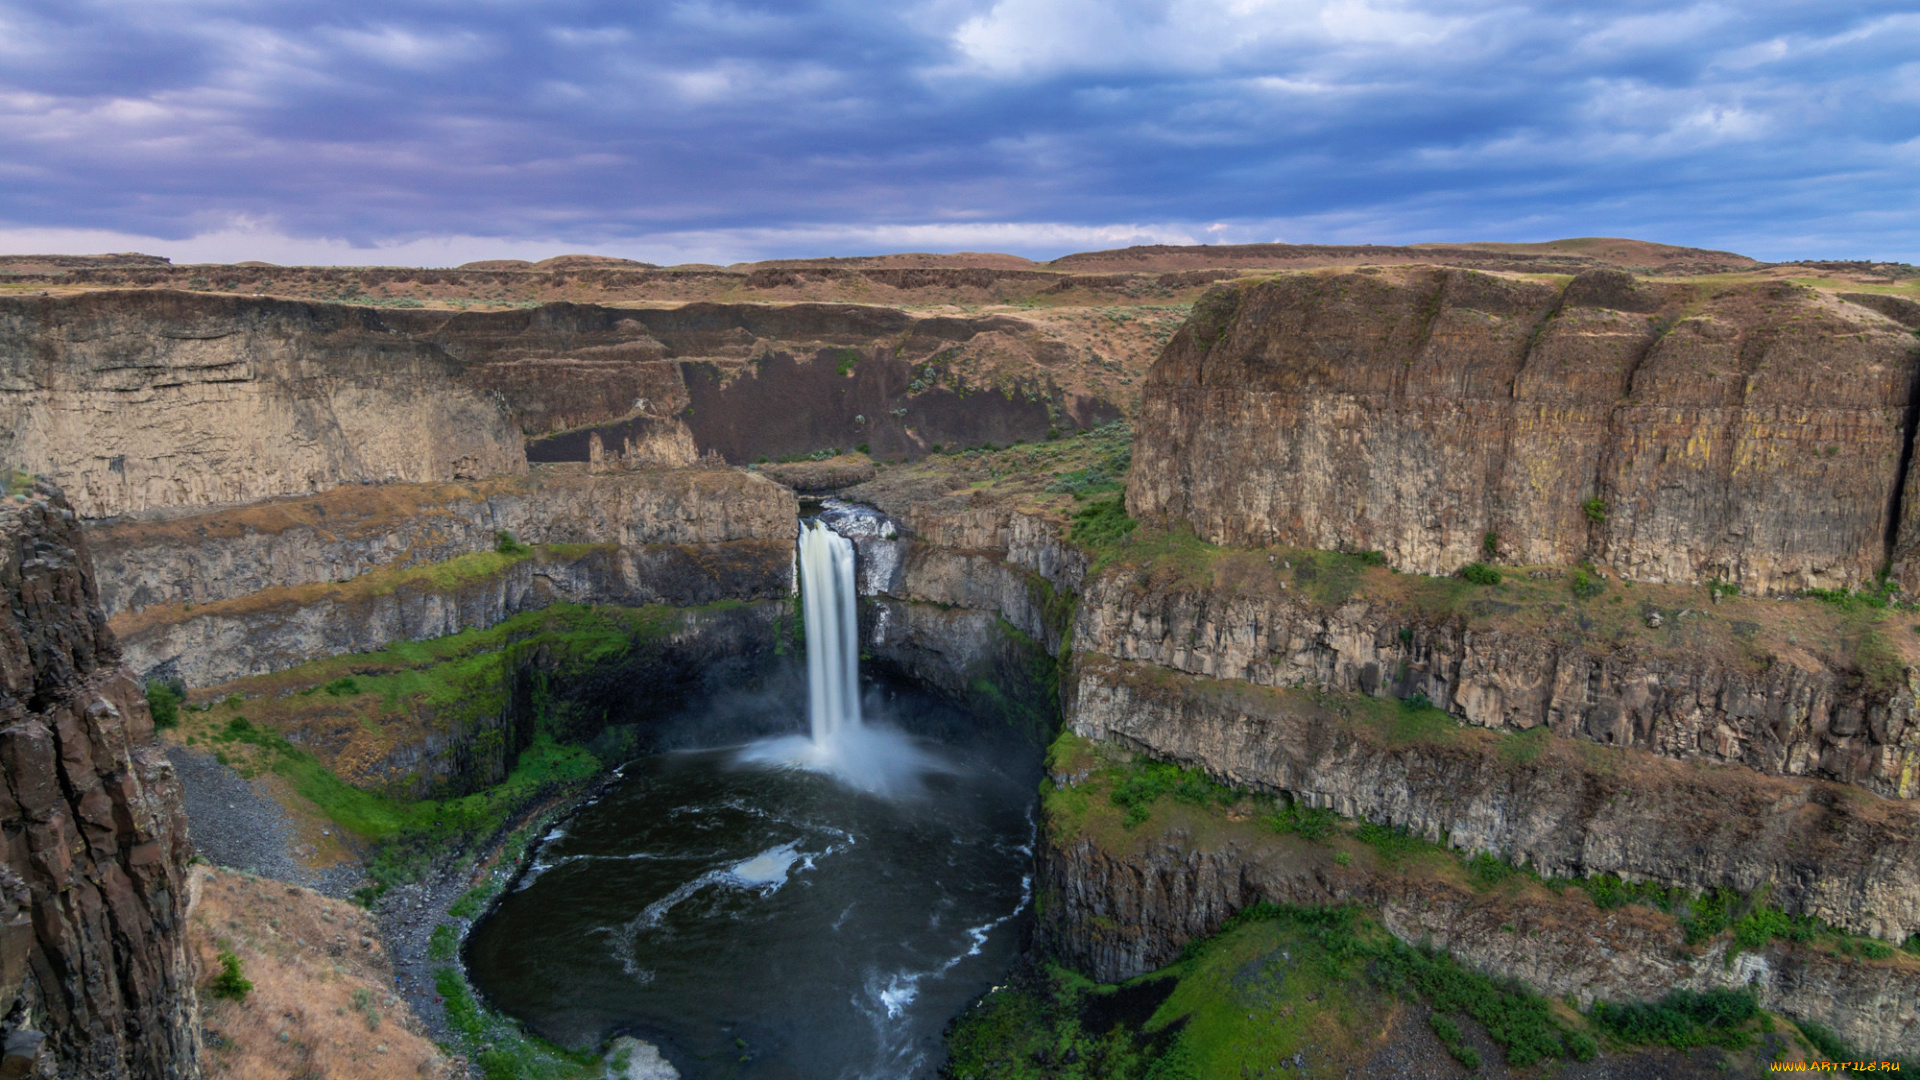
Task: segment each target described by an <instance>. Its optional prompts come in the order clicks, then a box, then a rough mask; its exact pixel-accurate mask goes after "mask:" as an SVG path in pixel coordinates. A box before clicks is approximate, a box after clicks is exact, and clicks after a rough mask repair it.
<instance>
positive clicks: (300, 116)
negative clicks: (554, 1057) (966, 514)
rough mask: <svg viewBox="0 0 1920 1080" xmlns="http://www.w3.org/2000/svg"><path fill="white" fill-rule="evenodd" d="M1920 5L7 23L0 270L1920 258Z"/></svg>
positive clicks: (95, 4) (256, 4)
mask: <svg viewBox="0 0 1920 1080" xmlns="http://www.w3.org/2000/svg"><path fill="white" fill-rule="evenodd" d="M1916 175H1920V4H1916V2H1915V0H1906V2H1900V3H1895V2H1875V0H1856V2H1852V3H1847V4H1835V3H1832V2H1821V3H1767V2H1751V0H1749V2H1732V3H1698V4H1685V3H1684V0H1683V2H1682V3H1681V4H1678V5H1676V4H1675V3H1673V2H1670V0H1663V2H1657V3H1656V2H1616V3H1589V4H1569V3H1565V2H1545V0H1540V2H1511V0H1509V2H1498V0H1484V2H1473V0H1405V2H1397V3H1396V2H1392V0H1000V2H997V3H996V2H993V0H924V2H922V0H894V2H891V3H878V2H870V3H853V2H847V0H820V2H814V3H805V2H791V3H675V2H657V3H618V4H616V3H608V2H599V0H542V2H540V3H532V2H520V0H459V2H454V0H384V2H382V3H380V4H378V5H373V4H359V3H352V2H334V3H325V4H321V3H312V2H308V0H139V2H119V0H65V2H62V3H57V4H56V3H51V2H24V0H0V250H6V251H24V250H39V251H54V250H64V251H97V250H104V249H115V248H126V247H132V248H138V249H140V250H147V251H153V252H156V253H159V254H169V255H173V256H174V257H176V258H177V259H242V258H263V259H268V260H271V261H282V262H296V261H310V262H373V261H379V262H399V263H426V264H441V263H448V262H458V261H462V260H464V259H468V258H480V257H486V256H489V255H506V256H521V257H540V256H542V255H547V254H554V253H558V252H561V251H573V250H591V251H599V252H604V253H608V254H620V255H627V256H630V257H634V258H641V259H647V260H649V261H655V262H677V261H683V260H705V261H718V262H727V261H733V260H736V259H748V258H762V257H777V256H787V255H801V254H852V253H859V252H869V251H881V250H905V249H920V250H960V249H976V250H978V249H991V250H1002V251H1013V252H1018V253H1020V254H1025V255H1031V256H1035V257H1046V256H1050V255H1056V254H1061V253H1064V252H1067V251H1073V250H1083V249H1087V248H1093V247H1107V246H1114V245H1118V244H1125V243H1137V242H1152V241H1200V240H1217V241H1247V240H1274V239H1283V240H1289V241H1300V242H1306V241H1336V242H1376V243H1404V242H1412V241H1421V240H1444V239H1468V238H1474V239H1505V240H1539V239H1551V238H1555V237H1562V236H1583V235H1614V236H1638V237H1643V238H1647V239H1658V240H1664V241H1668V242H1673V243H1685V244H1697V245H1702V246H1708V247H1721V248H1729V249H1733V250H1737V251H1742V252H1745V253H1748V254H1752V255H1756V256H1760V257H1764V258H1800V257H1816V256H1817V257H1833V258H1855V257H1871V258H1890V259H1902V260H1907V261H1920V184H1917V183H1916V180H1915V177H1916Z"/></svg>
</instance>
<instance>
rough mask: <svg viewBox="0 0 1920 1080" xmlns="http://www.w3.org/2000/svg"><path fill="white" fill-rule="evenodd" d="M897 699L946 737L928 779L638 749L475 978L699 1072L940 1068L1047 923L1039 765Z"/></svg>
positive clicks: (778, 1074)
mask: <svg viewBox="0 0 1920 1080" xmlns="http://www.w3.org/2000/svg"><path fill="white" fill-rule="evenodd" d="M882 712H883V713H885V712H890V713H891V714H892V715H894V716H897V717H903V718H905V719H906V720H907V721H908V722H909V723H912V724H913V725H914V727H915V728H916V729H918V730H938V731H941V732H943V733H944V735H945V737H944V738H943V739H942V740H941V741H939V742H937V743H936V742H933V741H930V740H922V741H921V742H920V748H921V749H922V750H926V751H929V752H930V753H931V754H932V755H933V756H934V757H935V758H936V759H937V760H938V761H939V762H940V766H939V767H937V768H935V769H933V770H930V771H926V772H924V773H922V774H921V776H920V777H919V781H918V783H917V784H915V785H912V786H913V787H914V788H915V789H917V790H916V791H915V792H914V793H913V794H909V795H905V796H899V797H894V798H881V797H878V796H875V795H871V794H865V793H862V792H859V791H856V790H854V789H852V788H849V787H848V786H846V785H844V784H842V783H840V782H838V781H836V780H834V779H831V778H829V777H827V776H824V775H820V774H817V773H812V772H805V771H800V770H796V769H786V768H778V767H772V766H767V765H760V764H751V763H746V762H743V760H742V758H743V756H745V755H743V754H741V753H740V752H739V751H738V750H735V749H726V750H700V751H687V752H678V753H670V754H661V755H656V756H653V757H649V758H644V759H642V760H639V761H636V762H633V763H630V764H629V765H627V766H626V767H625V768H624V769H623V770H622V773H621V775H620V777H619V779H618V780H617V781H616V782H615V783H614V784H612V785H611V786H610V787H609V788H608V789H606V791H605V792H604V793H603V794H602V795H601V796H600V797H599V798H598V799H597V800H596V801H594V802H593V803H592V804H591V805H588V806H586V807H583V808H582V809H581V811H580V812H579V813H577V814H576V815H575V816H574V817H573V818H572V819H571V820H569V821H568V822H567V823H566V824H565V825H564V826H562V827H561V828H560V829H557V830H555V832H554V833H553V834H550V836H549V837H548V838H547V839H546V840H545V841H544V842H543V843H542V845H541V846H540V849H539V850H538V852H537V853H536V855H535V858H534V863H533V865H532V867H531V869H530V870H529V871H528V873H527V874H526V875H525V876H524V877H523V878H522V880H521V882H520V883H519V887H518V888H517V889H516V890H515V891H513V892H512V893H510V894H509V895H508V896H507V897H506V898H505V899H504V900H503V901H502V902H501V903H500V905H499V906H498V907H497V908H496V909H495V911H494V913H493V914H492V915H491V916H489V917H488V918H487V920H486V921H485V922H483V923H482V924H481V925H480V926H478V927H476V928H475V930H474V932H473V934H472V935H471V937H470V938H469V942H468V947H467V960H468V965H469V970H470V973H471V976H472V979H473V982H474V984H475V985H476V986H478V987H479V988H480V989H481V990H482V991H483V992H484V993H485V994H486V995H487V996H488V998H489V999H490V1000H491V1001H492V1002H493V1003H494V1004H495V1006H496V1007H498V1008H500V1009H501V1010H503V1011H504V1012H506V1013H508V1014H509V1015H512V1016H515V1017H517V1018H519V1019H521V1020H522V1021H523V1022H525V1023H527V1024H528V1025H529V1026H530V1027H531V1028H532V1029H533V1030H535V1031H537V1032H539V1033H540V1034H542V1035H545V1036H547V1037H548V1038H551V1039H553V1040H555V1041H557V1042H560V1043H564V1044H566V1045H570V1046H575V1047H585V1046H591V1045H598V1044H599V1043H600V1042H601V1041H602V1040H604V1039H606V1038H609V1037H611V1036H614V1035H619V1034H632V1035H638V1036H639V1037H641V1038H645V1039H648V1040H649V1041H652V1042H655V1043H658V1044H659V1045H660V1046H661V1047H662V1049H663V1050H664V1051H665V1052H666V1054H667V1056H668V1057H669V1058H670V1059H672V1061H673V1062H674V1064H675V1065H676V1066H678V1067H679V1068H680V1070H681V1072H682V1074H683V1075H684V1076H687V1077H702V1078H705V1077H712V1078H719V1077H739V1078H742V1080H746V1078H765V1080H775V1078H793V1080H802V1078H806V1080H813V1078H852V1077H873V1078H883V1077H884V1078H897V1077H909V1076H920V1075H931V1074H932V1072H933V1070H934V1069H935V1068H936V1067H937V1066H938V1064H939V1062H940V1060H941V1058H942V1050H941V1041H940V1033H941V1030H942V1029H943V1028H944V1027H945V1025H946V1023H947V1021H948V1020H949V1019H950V1018H951V1017H953V1016H954V1015H955V1014H956V1013H957V1012H958V1011H959V1010H960V1009H962V1008H963V1007H964V1006H965V1005H966V1004H967V1002H969V1001H970V1000H971V999H972V998H974V997H975V996H976V995H978V994H979V993H981V992H982V991H984V990H986V989H987V988H988V987H990V986H992V985H993V984H994V983H996V982H998V981H1000V979H1001V977H1002V976H1003V975H1004V974H1005V973H1006V971H1007V970H1008V968H1009V966H1010V965H1011V963H1012V961H1013V958H1014V956H1015V954H1016V953H1017V952H1018V950H1019V947H1020V944H1021V940H1022V937H1023V935H1024V933H1025V931H1026V925H1025V923H1026V920H1027V918H1028V917H1029V913H1030V910H1031V905H1030V899H1031V885H1032V883H1031V880H1030V877H1029V875H1030V873H1031V867H1032V848H1031V844H1032V838H1033V824H1032V822H1033V804H1034V785H1035V782H1036V781H1037V779H1038V776H1039V766H1038V762H1037V760H1035V755H1034V753H1033V752H1032V751H1031V750H1029V749H1025V748H1023V747H1022V746H1020V745H1019V744H1017V743H1015V742H1013V741H1011V740H1009V739H993V738H985V737H982V736H980V735H978V734H970V733H969V732H970V728H971V726H972V725H971V724H970V723H969V722H968V719H967V718H965V717H961V716H957V715H956V714H953V713H952V710H951V709H950V708H948V707H946V706H943V705H940V704H938V703H937V702H935V701H933V700H931V699H928V698H925V697H924V696H921V695H918V694H912V693H904V694H897V695H896V696H895V697H894V698H893V700H892V701H891V702H889V703H888V704H887V705H885V706H883V707H882ZM795 721H796V723H798V712H797V710H796V712H795ZM743 1058H744V1059H745V1060H742V1059H743Z"/></svg>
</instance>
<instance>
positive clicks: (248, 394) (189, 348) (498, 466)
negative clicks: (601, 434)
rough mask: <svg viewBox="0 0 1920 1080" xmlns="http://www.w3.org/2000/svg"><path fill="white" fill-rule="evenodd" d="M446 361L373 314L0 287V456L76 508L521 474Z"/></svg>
mask: <svg viewBox="0 0 1920 1080" xmlns="http://www.w3.org/2000/svg"><path fill="white" fill-rule="evenodd" d="M458 374H459V372H458V368H457V366H456V365H454V364H452V363H450V362H449V360H448V358H447V357H446V355H445V354H444V353H443V352H440V351H438V350H435V349H433V348H431V347H430V346H428V345H427V344H426V343H423V342H417V341H410V340H407V339H406V338H404V337H402V336H400V335H397V334H395V333H393V332H392V331H391V329H390V328H388V327H386V326H384V325H383V324H382V323H381V320H380V318H379V316H378V315H377V314H376V313H374V312H371V311H367V310H364V309H353V308H336V307H328V306H324V305H309V304H289V303H282V302H278V301H268V300H244V299H240V298H236V297H209V296H192V295H185V294H174V293H154V294H135V293H113V292H105V293H89V294H84V295H81V296H76V297H72V298H64V299H47V298H23V297H14V298H9V299H6V300H0V460H5V461H7V462H8V463H9V464H11V465H14V466H16V467H22V468H25V469H28V470H29V471H32V472H37V473H41V474H44V475H47V476H50V477H52V478H54V479H55V480H57V481H58V482H60V483H61V484H62V485H63V486H64V487H65V488H66V489H67V490H68V491H69V492H70V497H71V498H72V500H73V504H74V508H75V509H76V510H78V511H79V512H80V513H81V514H82V515H83V516H86V517H100V516H104V515H111V514H124V513H131V512H136V511H141V510H147V509H150V508H155V507H171V506H203V505H206V504H209V503H231V502H243V501H249V500H254V499H262V498H268V497H271V496H276V495H286V494H294V493H304V492H311V491H319V490H324V489H326V488H329V487H332V486H334V485H335V484H339V483H342V482H346V481H352V480H361V481H383V480H401V481H416V482H417V481H436V480H451V479H454V478H456V477H474V478H477V477H482V476H492V475H494V474H497V473H511V472H517V471H521V470H524V469H525V467H526V464H525V461H526V459H525V455H524V451H523V449H522V445H521V436H520V433H519V432H518V431H517V430H515V428H514V426H513V424H512V422H511V417H510V416H509V415H508V413H507V410H505V409H504V408H502V407H501V405H500V403H499V402H498V401H496V400H494V399H493V398H491V397H489V396H488V395H486V394H485V393H483V392H481V391H479V390H477V389H476V388H474V387H471V386H467V385H463V384H462V383H460V382H459V381H458V379H457V376H458Z"/></svg>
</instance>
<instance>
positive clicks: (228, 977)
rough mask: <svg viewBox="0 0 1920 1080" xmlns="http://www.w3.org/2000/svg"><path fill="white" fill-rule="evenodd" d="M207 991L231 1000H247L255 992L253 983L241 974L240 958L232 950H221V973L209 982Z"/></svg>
mask: <svg viewBox="0 0 1920 1080" xmlns="http://www.w3.org/2000/svg"><path fill="white" fill-rule="evenodd" d="M207 991H208V992H209V993H211V994H212V995H213V996H214V997H217V998H226V999H228V1000H230V1001H245V1000H246V999H247V995H248V994H251V993H252V992H253V983H251V982H249V981H248V980H247V978H246V976H244V975H242V974H240V958H239V957H237V956H235V955H233V953H232V951H230V950H225V949H223V950H221V952H220V974H218V975H215V976H214V977H213V981H212V982H211V983H208V984H207Z"/></svg>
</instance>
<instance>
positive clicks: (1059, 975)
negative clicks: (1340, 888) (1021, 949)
mask: <svg viewBox="0 0 1920 1080" xmlns="http://www.w3.org/2000/svg"><path fill="white" fill-rule="evenodd" d="M1396 1001H1409V1002H1410V1001H1423V1002H1426V1003H1427V1004H1429V1005H1431V1006H1432V1008H1433V1009H1434V1010H1435V1012H1436V1015H1439V1016H1440V1017H1441V1021H1440V1023H1438V1024H1435V1025H1434V1026H1435V1029H1436V1032H1440V1029H1441V1028H1443V1027H1448V1028H1451V1031H1452V1034H1453V1040H1452V1045H1454V1046H1458V1047H1461V1048H1462V1049H1466V1048H1465V1047H1464V1044H1463V1043H1462V1042H1461V1034H1460V1020H1461V1019H1464V1018H1471V1019H1472V1020H1474V1021H1476V1022H1478V1023H1480V1024H1481V1025H1482V1026H1484V1027H1485V1028H1486V1030H1487V1032H1488V1033H1489V1035H1490V1036H1491V1037H1492V1038H1493V1040H1494V1042H1495V1043H1496V1044H1498V1045H1499V1046H1500V1047H1501V1049H1502V1052H1503V1054H1504V1055H1505V1057H1506V1059H1507V1061H1508V1062H1510V1063H1512V1064H1516V1065H1530V1064H1535V1063H1538V1062H1541V1061H1545V1060H1549V1059H1557V1058H1579V1059H1585V1058H1589V1057H1592V1056H1593V1054H1594V1052H1595V1051H1596V1049H1597V1046H1598V1043H1597V1040H1596V1039H1595V1038H1594V1036H1593V1034H1592V1033H1591V1032H1590V1031H1589V1029H1588V1025H1587V1024H1585V1023H1584V1021H1582V1019H1581V1018H1580V1017H1579V1016H1578V1015H1576V1014H1571V1013H1568V1012H1566V1011H1564V1010H1558V1009H1556V1008H1555V1007H1554V1006H1553V1005H1552V1004H1551V1003H1550V1002H1548V1001H1547V1000H1546V999H1544V998H1542V997H1540V996H1539V995H1537V994H1534V993H1532V992H1530V991H1528V990H1526V989H1525V988H1524V987H1521V986H1519V985H1517V984H1513V983H1507V982H1501V981H1498V980H1493V979H1489V978H1487V977H1486V976H1483V975H1479V974H1476V973H1474V972H1471V971H1468V970H1466V969H1464V968H1462V967H1460V966H1459V965H1458V964H1457V963H1455V962H1454V961H1453V960H1451V959H1450V958H1448V957H1447V956H1446V955H1445V954H1443V953H1436V952H1431V951H1427V950H1422V949H1418V948H1414V947H1412V946H1408V945H1405V944H1402V943H1400V942H1398V941H1396V940H1395V939H1394V938H1393V937H1392V936H1391V935H1389V934H1388V933H1387V932H1386V931H1385V930H1384V929H1383V928H1382V927H1381V926H1380V924H1379V922H1378V921H1377V920H1376V919H1374V918H1373V917H1372V916H1371V915H1369V914H1367V913H1364V912H1362V911H1359V910H1358V909H1353V908H1301V907H1285V906H1279V905H1273V904H1257V905H1254V906H1253V907H1251V908H1248V909H1247V910H1245V911H1243V912H1241V913H1240V914H1239V915H1237V916H1235V917H1234V918H1233V919H1231V920H1229V921H1228V923H1227V924H1226V925H1225V926H1224V927H1223V928H1222V929H1221V931H1220V932H1219V933H1217V934H1215V935H1214V936H1212V937H1211V938H1208V939H1206V940H1204V941H1199V942H1196V943H1193V944H1191V945H1189V946H1188V948H1187V950H1186V952H1185V954H1184V955H1183V956H1182V957H1181V959H1180V960H1179V961H1178V962H1176V963H1174V964H1172V965H1170V966H1168V967H1166V968H1164V969H1162V970H1160V971H1158V972H1155V973H1153V974H1151V975H1147V976H1143V977H1141V978H1139V979H1134V980H1132V981H1130V982H1127V983H1124V984H1121V985H1119V986H1102V985H1097V984H1095V983H1093V982H1091V981H1089V980H1087V979H1085V978H1083V977H1081V976H1080V975H1078V974H1076V973H1075V972H1072V971H1070V970H1067V969H1065V968H1061V967H1057V966H1054V967H1047V968H1044V969H1036V970H1033V971H1029V972H1025V973H1022V974H1021V975H1020V976H1017V977H1016V978H1015V979H1014V980H1013V981H1012V982H1011V983H1010V984H1009V985H1008V986H1006V987H1002V988H1000V989H997V990H995V991H993V992H991V993H989V994H988V995H986V996H985V997H984V998H982V999H981V1001H980V1002H979V1003H977V1004H976V1005H975V1006H974V1007H973V1008H972V1009H970V1010H968V1011H967V1012H966V1013H964V1014H962V1016H961V1017H960V1018H959V1020H957V1021H956V1022H955V1024H954V1027H953V1028H952V1030H951V1031H950V1033H949V1038H948V1046H949V1049H950V1050H951V1052H952V1060H951V1063H950V1064H949V1066H948V1070H947V1075H949V1076H951V1077H954V1078H956V1080H1053V1078H1063V1080H1064V1078H1068V1077H1072V1078H1088V1080H1091V1078H1094V1077H1111V1078H1114V1080H1136V1078H1137V1080H1172V1078H1188V1077H1192V1078H1196V1080H1197V1078H1201V1077H1216V1076H1245V1075H1262V1076H1264V1075H1268V1074H1269V1072H1270V1071H1271V1070H1273V1069H1275V1068H1276V1067H1278V1066H1280V1065H1282V1064H1285V1065H1286V1066H1287V1067H1288V1068H1289V1069H1293V1068H1295V1067H1297V1066H1298V1065H1302V1064H1304V1065H1305V1067H1306V1068H1307V1069H1308V1070H1310V1071H1311V1072H1312V1073H1314V1074H1316V1075H1318V1074H1332V1075H1339V1074H1340V1071H1341V1070H1342V1069H1343V1068H1345V1067H1351V1066H1352V1065H1354V1064H1357V1063H1358V1062H1359V1060H1360V1058H1361V1056H1362V1055H1364V1053H1365V1052H1366V1051H1365V1049H1364V1048H1365V1047H1366V1046H1367V1045H1368V1044H1369V1043H1370V1042H1371V1041H1372V1040H1374V1039H1375V1038H1376V1037H1378V1036H1379V1035H1381V1034H1383V1033H1384V1030H1385V1027H1386V1025H1387V1024H1388V1023H1390V1022H1391V1019H1392V1017H1393V1015H1394V1013H1395V1008H1394V1006H1395V1002H1396ZM1442 1034H1443V1042H1444V1041H1446V1040H1445V1039H1444V1032H1442ZM1458 1052H1459V1051H1456V1053H1458ZM1295 1055H1299V1057H1298V1058H1296V1057H1295Z"/></svg>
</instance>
